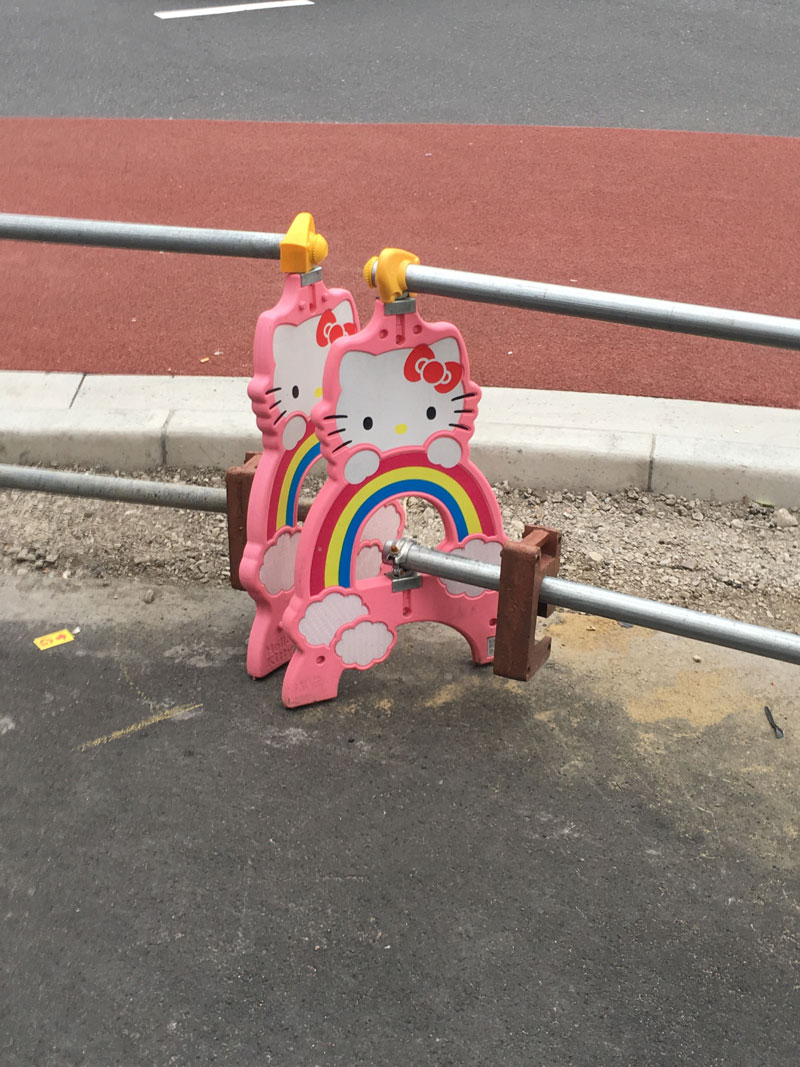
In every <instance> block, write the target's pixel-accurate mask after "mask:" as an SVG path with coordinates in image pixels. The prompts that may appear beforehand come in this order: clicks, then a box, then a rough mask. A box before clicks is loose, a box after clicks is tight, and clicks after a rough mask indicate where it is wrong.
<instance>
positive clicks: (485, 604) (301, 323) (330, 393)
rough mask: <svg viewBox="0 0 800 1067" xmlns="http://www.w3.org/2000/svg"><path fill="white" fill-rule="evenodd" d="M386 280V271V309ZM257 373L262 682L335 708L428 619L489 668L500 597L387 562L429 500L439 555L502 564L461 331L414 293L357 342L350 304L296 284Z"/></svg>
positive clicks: (253, 395)
mask: <svg viewBox="0 0 800 1067" xmlns="http://www.w3.org/2000/svg"><path fill="white" fill-rule="evenodd" d="M309 218H310V216H309ZM311 227H312V228H313V220H311ZM288 236H289V235H287V238H288ZM390 251H391V250H390ZM404 255H406V256H408V255H409V254H408V253H404ZM382 256H384V264H385V267H386V270H389V271H390V269H391V263H388V264H387V261H386V256H385V254H382ZM292 265H295V264H294V263H293V264H292ZM381 272H382V265H381V260H380V257H379V260H378V283H379V292H380V295H381V297H384V296H385V295H386V294H385V292H383V291H381V288H382V286H381V282H382V274H381ZM383 288H384V289H385V286H384V287H383ZM254 365H255V373H254V376H253V379H252V381H251V382H250V386H249V388H248V394H249V396H250V399H251V401H252V404H253V410H254V412H255V415H256V420H257V422H258V426H259V428H260V430H261V432H262V438H263V443H264V452H263V455H262V457H261V460H260V461H259V466H258V470H257V472H256V476H255V480H254V482H253V487H252V491H251V494H250V504H249V508H248V516H247V545H246V548H245V551H244V555H243V558H242V563H241V566H240V570H239V574H240V578H241V581H242V584H243V585H244V587H245V588H246V589H247V590H248V591H249V592H250V595H251V596H252V597H253V599H254V601H255V604H256V616H255V620H254V623H253V627H252V630H251V634H250V640H249V644H248V654H247V668H248V671H249V673H250V674H251V675H253V676H255V677H260V676H263V675H265V674H268V673H269V672H270V671H272V670H274V669H276V668H277V667H279V666H281V665H282V664H284V663H286V662H287V661H288V667H287V669H286V674H285V676H284V681H283V693H282V696H283V702H284V704H285V705H286V706H287V707H299V706H301V705H304V704H310V703H314V702H316V701H321V700H329V699H331V698H333V697H335V696H336V694H337V691H338V686H339V679H340V678H341V675H342V672H343V671H344V670H345V669H348V668H350V669H355V670H368V669H369V668H370V667H372V666H373V665H374V664H376V663H380V662H381V661H382V660H384V659H386V658H387V656H388V655H389V654H390V652H391V650H392V648H393V646H394V644H395V641H396V639H397V630H398V627H399V626H402V625H404V624H406V623H411V622H419V621H435V622H441V623H445V624H447V625H449V626H451V627H453V628H454V629H456V630H458V631H459V632H460V633H462V634H463V635H464V637H465V638H466V639H467V641H468V642H469V646H470V650H471V653H472V658H473V660H474V661H475V662H476V663H490V662H491V661H492V657H493V652H494V637H495V631H496V624H497V593H496V592H489V591H485V590H481V589H478V588H476V587H474V586H468V585H465V584H462V583H459V582H454V581H450V580H442V579H439V578H435V577H433V576H431V575H413V576H408V575H404V576H403V577H402V578H400V577H398V576H396V575H393V574H392V569H391V567H390V566H389V565H387V564H384V563H383V562H382V556H381V548H382V545H383V544H384V543H385V542H386V541H390V540H393V539H394V538H396V537H398V536H399V535H400V534H401V533H402V530H403V526H404V521H405V515H404V511H403V507H402V501H403V499H404V498H405V497H410V496H416V497H422V498H424V499H425V500H427V501H429V502H430V503H431V504H432V505H433V506H434V507H435V508H436V509H437V510H438V512H439V514H440V516H441V518H442V523H443V526H444V531H445V538H444V540H443V541H442V543H441V544H440V546H439V547H440V548H442V549H444V550H447V551H449V552H452V553H455V554H460V555H464V556H468V557H470V558H473V559H479V560H484V561H486V562H492V563H498V562H499V560H500V550H501V547H502V545H503V544H504V542H505V540H506V538H505V536H504V534H503V527H502V519H501V516H500V511H499V508H498V506H497V502H496V500H495V498H494V494H493V492H492V489H491V486H490V485H489V483H488V482H487V481H486V479H485V477H484V476H483V474H482V473H481V472H480V471H479V470H478V468H477V467H476V466H475V465H474V463H472V461H471V459H470V455H469V442H470V438H471V437H472V434H473V431H474V425H475V417H476V415H477V410H478V403H479V401H480V389H479V387H478V386H477V384H476V383H475V382H474V381H473V380H472V378H471V377H470V371H469V362H468V358H467V351H466V348H465V345H464V341H463V338H462V337H461V334H460V333H459V332H458V330H457V329H456V328H455V326H453V325H451V324H450V323H444V322H440V323H428V322H426V321H425V320H424V319H423V318H422V317H421V316H420V315H419V313H418V312H417V311H416V307H415V302H414V300H413V299H411V298H409V297H408V295H407V294H392V298H390V299H388V300H384V299H379V300H377V301H376V303H375V308H374V312H373V315H372V318H371V320H370V322H369V323H368V324H367V325H366V326H365V327H364V328H362V329H358V323H357V315H356V310H355V306H354V304H353V299H352V297H351V295H350V294H349V293H347V292H346V291H345V290H341V289H332V290H331V289H327V288H326V286H325V285H324V284H323V283H322V281H321V278H320V272H319V269H318V268H317V269H316V270H314V271H308V270H305V271H302V270H300V271H297V270H290V271H287V278H286V282H285V286H284V291H283V295H282V296H281V299H280V301H279V302H278V304H277V305H276V307H275V308H273V309H272V310H270V311H266V312H264V314H263V315H261V317H260V319H259V322H258V326H257V329H256V337H255V346H254ZM320 456H321V457H323V458H324V459H325V460H326V461H327V477H326V480H325V483H324V485H323V486H322V489H321V490H320V492H319V494H318V495H317V497H316V498H315V500H314V502H313V504H312V505H311V509H310V511H309V514H308V516H307V518H306V520H305V522H304V523H303V525H302V526H299V525H298V523H297V501H298V497H299V491H300V487H301V485H302V483H303V480H304V478H305V476H306V474H307V473H308V471H309V470H310V469H311V468H312V466H313V464H314V463H315V462H316V460H317V459H318V458H319V457H320Z"/></svg>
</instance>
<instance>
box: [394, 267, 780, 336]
mask: <svg viewBox="0 0 800 1067" xmlns="http://www.w3.org/2000/svg"><path fill="white" fill-rule="evenodd" d="M373 277H374V271H373ZM406 285H407V286H408V288H409V289H410V290H411V291H412V292H415V293H429V294H430V295H432V296H452V297H456V298H457V299H459V300H476V301H478V302H479V303H483V304H502V305H503V306H505V307H515V308H523V309H525V310H529V311H549V312H552V313H553V314H555V315H571V316H574V317H578V318H583V319H599V320H600V321H601V322H616V323H620V324H622V325H623V326H646V327H649V328H650V329H652V330H668V331H670V332H672V333H689V334H697V335H699V336H700V337H716V338H720V339H722V340H726V341H743V342H745V343H747V344H754V345H771V346H772V347H774V348H793V349H800V319H788V318H781V317H780V316H778V315H760V314H756V313H754V312H750V311H730V310H726V309H725V308H715V307H704V306H703V305H700V304H679V303H675V302H673V301H669V300H654V299H650V298H649V297H642V296H625V295H624V294H622V293H605V292H602V291H601V290H597V289H577V288H575V289H573V288H572V287H571V286H569V285H548V284H547V283H545V282H526V281H521V280H519V279H517V278H500V277H496V276H495V275H493V274H470V273H468V272H466V271H459V270H445V269H443V268H441V267H426V266H423V265H421V264H420V265H416V264H413V263H410V264H409V265H408V267H407V268H406Z"/></svg>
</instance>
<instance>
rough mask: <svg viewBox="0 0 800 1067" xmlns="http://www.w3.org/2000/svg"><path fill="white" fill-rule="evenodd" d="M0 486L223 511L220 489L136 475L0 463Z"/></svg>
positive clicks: (162, 505)
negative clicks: (119, 475)
mask: <svg viewBox="0 0 800 1067" xmlns="http://www.w3.org/2000/svg"><path fill="white" fill-rule="evenodd" d="M0 488H2V489H27V490H29V491H31V492H36V493H59V494H61V495H62V496H83V497H92V498H94V499H95V500H124V501H127V502H128V503H130V504H152V505H154V506H159V507H167V508H188V509H190V510H192V511H222V512H224V511H226V510H227V503H226V493H225V490H224V489H213V488H210V487H207V486H202V485H185V484H178V483H175V482H148V481H139V480H138V479H137V478H112V477H107V476H104V475H99V474H75V473H73V472H71V471H57V470H49V469H47V468H40V467H16V466H13V465H12V464H8V463H0Z"/></svg>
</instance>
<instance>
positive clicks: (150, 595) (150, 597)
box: [142, 589, 156, 604]
mask: <svg viewBox="0 0 800 1067" xmlns="http://www.w3.org/2000/svg"><path fill="white" fill-rule="evenodd" d="M155 598H156V594H155V593H154V591H153V590H152V589H148V590H147V592H146V593H145V594H144V596H143V597H142V600H144V602H145V604H152V603H153V601H154V600H155Z"/></svg>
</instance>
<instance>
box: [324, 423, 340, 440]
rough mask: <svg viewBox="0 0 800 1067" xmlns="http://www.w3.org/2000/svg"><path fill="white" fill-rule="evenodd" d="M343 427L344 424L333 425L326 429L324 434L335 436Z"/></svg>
mask: <svg viewBox="0 0 800 1067" xmlns="http://www.w3.org/2000/svg"><path fill="white" fill-rule="evenodd" d="M343 429H344V426H334V427H333V428H332V429H330V430H326V431H325V434H326V436H328V437H335V436H336V434H337V433H341V432H342V430H343Z"/></svg>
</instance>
